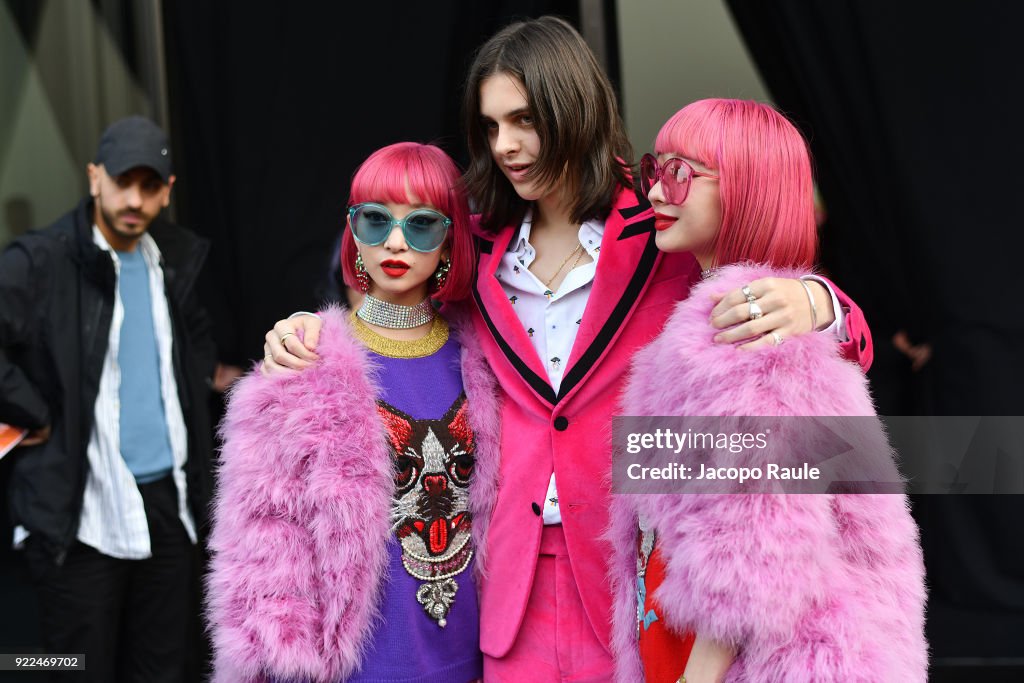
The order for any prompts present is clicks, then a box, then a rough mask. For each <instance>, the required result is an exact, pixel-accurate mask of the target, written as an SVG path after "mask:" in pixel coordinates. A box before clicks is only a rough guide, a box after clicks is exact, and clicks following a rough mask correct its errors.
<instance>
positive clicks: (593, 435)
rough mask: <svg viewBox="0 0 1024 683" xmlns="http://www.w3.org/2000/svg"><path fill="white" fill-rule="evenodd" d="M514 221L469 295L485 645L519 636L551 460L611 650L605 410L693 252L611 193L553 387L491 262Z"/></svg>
mask: <svg viewBox="0 0 1024 683" xmlns="http://www.w3.org/2000/svg"><path fill="white" fill-rule="evenodd" d="M518 230H519V227H518V226H511V227H507V228H505V229H503V230H501V231H500V232H499V233H497V234H496V235H494V236H493V238H491V239H485V240H481V243H480V252H481V253H480V257H479V264H478V265H479V267H478V274H477V280H476V283H475V285H474V291H473V296H474V298H475V300H476V303H477V309H478V313H479V315H478V316H476V317H475V325H476V328H477V332H478V337H479V339H480V344H481V346H482V348H483V351H484V354H485V356H486V358H487V360H488V361H489V363H490V365H491V368H492V370H493V371H494V373H495V375H496V376H497V378H498V383H499V385H500V387H501V393H502V396H501V406H502V407H501V414H502V429H501V449H500V453H501V464H500V470H499V474H498V481H497V485H498V493H497V497H496V500H495V502H494V508H493V512H492V516H491V521H490V529H489V532H488V534H487V549H486V552H487V555H488V561H487V569H486V572H485V576H484V577H483V580H482V581H481V587H480V590H481V599H480V620H481V624H480V649H481V650H482V651H483V652H484V653H486V654H488V655H490V656H492V657H502V656H504V655H505V654H506V653H507V652H508V651H509V649H511V647H512V644H513V643H514V642H515V639H516V635H517V634H518V632H519V628H520V625H521V624H522V621H523V616H524V614H525V609H526V603H527V600H528V598H529V594H530V588H531V586H532V584H533V576H534V570H535V568H536V563H537V553H538V550H539V547H540V536H541V530H542V527H543V521H542V519H541V517H540V514H539V510H540V507H541V506H542V505H543V502H544V495H545V493H546V491H547V486H548V480H549V478H550V475H551V472H552V470H553V471H554V472H555V476H556V479H557V481H558V497H559V507H560V509H561V515H562V530H563V533H564V534H565V541H566V545H567V547H568V551H569V559H570V564H571V566H572V570H573V574H574V576H575V579H576V585H577V587H578V589H579V592H580V596H581V598H582V601H583V606H584V609H585V610H586V613H587V616H588V618H589V620H590V623H591V625H592V627H593V628H594V632H595V633H596V634H597V636H598V639H599V640H600V641H601V643H602V644H604V646H605V647H606V648H607V649H609V651H610V646H609V642H610V630H611V615H612V595H611V589H610V587H609V585H608V580H607V572H608V558H609V557H610V556H611V554H612V549H611V547H610V546H609V545H608V542H607V541H606V540H604V539H602V534H603V533H604V531H605V529H606V528H607V527H608V523H609V505H610V503H611V492H610V473H611V431H612V420H611V418H612V416H613V415H614V414H616V413H617V412H618V401H619V398H620V393H621V391H622V389H623V386H624V383H625V379H626V375H627V371H628V370H629V367H630V362H631V360H632V358H633V355H634V353H635V352H636V351H637V350H638V349H640V348H642V347H644V346H645V345H647V344H648V343H649V342H651V341H652V340H653V339H654V338H655V337H656V336H657V335H658V333H660V332H661V330H662V328H663V326H664V323H665V321H666V319H667V318H668V316H669V314H670V313H671V312H672V310H673V304H674V303H675V302H677V301H680V300H682V299H684V298H686V296H687V295H688V293H689V291H690V286H691V285H692V284H693V283H695V282H696V281H697V280H698V279H699V275H700V269H699V267H698V265H697V262H696V261H695V260H694V258H693V257H692V256H691V255H689V254H662V253H661V252H659V251H658V249H657V247H656V246H655V243H654V214H653V211H652V209H651V207H650V204H649V203H648V202H647V201H646V199H642V198H639V197H638V196H637V195H636V194H635V193H634V192H633V191H631V190H622V191H620V192H619V193H618V195H617V197H616V200H615V203H614V206H613V208H612V211H611V213H610V214H609V215H608V217H607V218H606V222H605V231H604V237H603V238H602V241H601V257H600V259H599V261H598V266H597V273H596V275H595V278H594V282H593V285H592V289H591V293H590V297H589V300H588V302H587V307H586V311H585V313H584V315H583V321H582V323H581V324H580V329H579V330H578V332H577V337H576V342H575V344H574V345H573V349H572V353H571V355H570V358H569V362H568V364H567V365H566V369H565V374H564V375H563V379H562V385H561V388H560V391H559V392H558V394H557V395H556V393H555V392H554V390H553V389H552V387H551V385H550V384H549V382H548V380H547V373H546V371H545V370H544V365H543V363H542V361H541V360H540V358H539V357H538V356H537V353H536V351H535V350H534V348H533V345H532V344H531V343H530V340H529V337H528V336H527V334H526V331H525V330H524V329H523V326H522V323H521V322H520V321H519V318H518V317H517V316H516V313H515V310H514V309H513V307H512V306H513V305H512V304H511V303H510V302H509V300H508V298H507V297H506V296H505V293H504V291H503V290H502V288H501V285H500V283H499V281H498V280H497V279H496V278H495V271H496V269H497V267H498V264H499V262H500V260H501V257H502V255H503V254H504V253H505V251H506V250H507V249H508V245H509V243H510V242H511V240H512V239H513V237H514V236H515V235H517V234H518ZM840 299H841V302H842V303H843V305H844V306H849V307H850V313H849V315H848V316H847V321H846V325H847V331H848V333H849V338H850V339H851V340H852V341H851V342H849V343H847V344H845V345H844V348H843V353H844V355H846V356H847V357H848V358H851V359H853V360H859V361H860V362H861V364H862V365H865V366H866V365H867V364H869V363H870V358H871V339H870V333H869V331H868V328H867V325H866V323H865V321H864V317H863V315H862V314H861V312H860V309H858V308H857V307H856V305H855V304H853V302H851V301H849V299H848V298H846V297H845V296H842V295H840Z"/></svg>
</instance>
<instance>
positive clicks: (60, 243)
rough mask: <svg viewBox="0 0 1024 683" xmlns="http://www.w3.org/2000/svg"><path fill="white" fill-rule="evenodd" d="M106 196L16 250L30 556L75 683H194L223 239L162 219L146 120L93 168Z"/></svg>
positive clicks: (9, 354) (18, 492) (6, 258)
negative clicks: (191, 652)
mask: <svg viewBox="0 0 1024 683" xmlns="http://www.w3.org/2000/svg"><path fill="white" fill-rule="evenodd" d="M87 170H88V178H89V190H90V195H91V196H90V197H88V198H86V199H85V200H83V201H82V202H81V203H80V204H79V205H78V207H77V208H76V209H74V210H72V211H71V212H70V213H68V214H66V215H65V216H63V217H62V218H60V219H59V220H58V221H57V222H56V223H54V224H53V225H51V226H50V227H48V228H45V229H43V230H39V231H35V232H30V233H28V234H26V235H23V236H22V237H20V238H19V239H18V240H16V241H15V242H13V243H12V244H11V245H10V246H9V247H8V248H7V249H5V250H4V251H3V253H2V254H0V422H5V423H8V424H13V425H17V426H21V427H25V428H28V429H29V430H30V432H29V435H28V437H27V438H26V439H25V440H24V441H23V442H22V446H21V447H19V448H18V449H16V450H15V451H14V452H13V453H12V455H11V456H9V457H12V458H13V459H14V462H13V471H12V476H11V490H10V500H11V512H12V519H13V521H14V522H15V523H16V524H17V525H18V527H17V529H16V531H15V539H14V541H15V543H16V544H18V545H24V547H25V553H26V560H27V563H28V566H29V570H30V572H31V574H32V578H33V582H34V583H35V585H36V588H37V591H38V594H39V599H40V608H41V621H42V631H43V638H44V645H45V647H46V651H47V654H72V653H74V654H84V655H85V663H86V671H85V672H84V674H83V673H82V672H75V674H69V675H74V676H79V677H76V678H75V680H94V681H104V682H105V683H107V682H109V681H116V680H130V681H181V680H184V678H185V670H184V667H185V665H184V662H185V660H186V657H185V656H184V655H185V651H186V647H187V643H188V642H189V640H188V632H189V625H190V624H191V623H192V617H191V614H192V612H193V610H194V607H195V588H196V587H195V585H194V578H195V566H196V564H195V563H196V552H195V547H196V543H197V540H198V536H199V534H200V530H201V529H202V528H203V526H204V522H205V511H206V506H207V502H208V500H209V495H210V489H211V476H210V466H209V464H210V452H211V448H210V439H209V436H210V435H209V424H208V413H207V398H208V396H207V392H208V386H209V384H208V379H209V377H210V376H211V374H212V372H213V368H214V362H215V353H214V348H213V343H212V338H211V336H210V333H209V325H208V321H207V318H206V316H205V314H204V313H203V311H202V310H201V308H200V306H199V305H198V302H197V300H196V293H195V288H194V285H195V281H196V277H197V275H198V273H199V269H200V267H201V265H202V263H203V260H204V258H205V256H206V251H207V245H206V243H205V242H204V241H203V240H201V239H199V238H198V237H196V236H195V235H194V234H193V233H191V232H189V231H187V230H185V229H183V228H180V227H178V226H175V225H172V224H171V223H169V222H167V221H166V220H163V219H162V218H161V217H160V212H161V210H162V209H163V208H164V207H166V206H167V205H168V202H169V201H170V194H171V187H172V185H173V184H174V176H173V175H172V174H171V159H170V151H169V148H168V144H167V138H166V136H165V135H164V133H163V131H161V130H160V128H158V127H157V126H156V125H155V124H154V123H152V122H151V121H149V120H147V119H145V118H142V117H138V116H134V117H130V118H126V119H122V120H120V121H117V122H116V123H114V124H113V125H111V126H110V127H109V128H108V129H107V130H106V132H104V133H103V136H102V138H101V140H100V144H99V149H98V151H97V154H96V159H95V163H92V164H89V165H88V169H87Z"/></svg>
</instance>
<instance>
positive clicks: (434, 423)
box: [377, 394, 475, 627]
mask: <svg viewBox="0 0 1024 683" xmlns="http://www.w3.org/2000/svg"><path fill="white" fill-rule="evenodd" d="M377 412H378V413H379V414H380V416H381V418H382V419H383V421H384V425H385V426H386V427H387V432H388V440H389V442H390V444H391V449H392V456H393V457H394V459H395V499H394V501H393V503H392V508H391V523H392V528H393V529H394V531H395V535H396V536H397V538H398V540H399V542H400V543H401V545H402V565H403V566H404V567H405V571H407V572H408V573H409V574H410V575H411V576H413V577H414V578H416V579H419V580H420V581H424V582H425V583H423V584H422V585H421V586H420V587H419V590H417V591H416V600H417V602H419V603H420V604H421V605H423V610H424V611H425V612H426V613H427V615H428V616H429V617H430V618H431V619H433V620H434V621H436V622H437V624H438V626H441V627H444V626H445V625H447V623H448V620H447V617H448V613H449V611H451V608H452V604H454V602H455V593H456V592H457V591H458V589H459V586H458V584H457V583H456V582H455V578H454V577H455V576H457V575H459V574H461V573H462V572H463V571H464V570H465V569H466V567H467V566H469V561H470V560H471V559H472V558H473V546H472V544H471V543H470V530H471V529H472V516H471V515H470V513H469V492H468V488H467V487H468V485H469V479H470V477H471V476H472V474H473V466H474V463H475V459H474V441H473V432H472V430H471V429H470V427H469V419H468V417H467V415H466V395H465V394H461V395H460V396H459V398H457V399H456V400H455V402H454V403H453V404H452V406H451V407H450V408H449V409H448V412H447V413H446V414H445V416H444V417H443V418H441V419H440V420H415V419H413V418H411V417H409V416H408V415H406V414H405V413H403V412H402V411H400V410H398V409H397V408H395V407H393V406H390V405H388V404H387V403H385V402H384V401H378V402H377Z"/></svg>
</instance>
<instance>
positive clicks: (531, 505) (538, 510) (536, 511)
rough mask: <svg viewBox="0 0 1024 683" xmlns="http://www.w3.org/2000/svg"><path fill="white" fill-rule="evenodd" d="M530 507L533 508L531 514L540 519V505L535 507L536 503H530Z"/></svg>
mask: <svg viewBox="0 0 1024 683" xmlns="http://www.w3.org/2000/svg"><path fill="white" fill-rule="evenodd" d="M530 507H532V508H533V514H535V515H537V516H538V517H540V505H537V504H536V503H530Z"/></svg>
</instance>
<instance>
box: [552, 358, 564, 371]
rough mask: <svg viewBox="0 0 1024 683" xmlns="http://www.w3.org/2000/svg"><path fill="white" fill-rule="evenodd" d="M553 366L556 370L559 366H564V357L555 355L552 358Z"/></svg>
mask: <svg viewBox="0 0 1024 683" xmlns="http://www.w3.org/2000/svg"><path fill="white" fill-rule="evenodd" d="M551 367H553V368H554V369H555V370H557V369H558V368H560V367H562V359H561V358H559V357H558V356H555V357H554V358H552V359H551Z"/></svg>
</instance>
